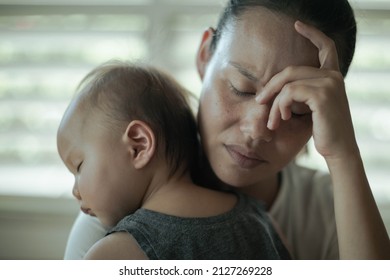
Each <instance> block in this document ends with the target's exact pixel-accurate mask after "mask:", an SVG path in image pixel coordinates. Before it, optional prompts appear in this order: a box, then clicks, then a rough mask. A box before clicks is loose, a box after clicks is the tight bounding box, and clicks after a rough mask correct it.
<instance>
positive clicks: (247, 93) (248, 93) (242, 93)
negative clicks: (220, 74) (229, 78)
mask: <svg viewBox="0 0 390 280" xmlns="http://www.w3.org/2000/svg"><path fill="white" fill-rule="evenodd" d="M229 88H230V91H231V92H233V93H234V94H235V95H237V96H240V97H249V96H254V95H256V92H255V91H253V92H252V91H241V90H239V89H237V88H236V87H235V86H234V85H233V84H232V83H231V82H229Z"/></svg>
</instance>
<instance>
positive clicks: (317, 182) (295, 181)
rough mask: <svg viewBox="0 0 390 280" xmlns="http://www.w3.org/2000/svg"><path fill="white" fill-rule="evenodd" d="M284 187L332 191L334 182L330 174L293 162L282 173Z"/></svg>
mask: <svg viewBox="0 0 390 280" xmlns="http://www.w3.org/2000/svg"><path fill="white" fill-rule="evenodd" d="M282 187H285V188H286V189H291V188H294V189H297V188H298V189H305V188H316V189H317V188H318V189H324V188H325V189H324V191H331V190H332V180H331V177H330V174H329V173H328V172H326V171H324V170H321V169H314V168H310V167H307V166H303V165H301V164H298V163H296V162H292V163H290V164H289V165H288V166H286V168H285V169H283V171H282Z"/></svg>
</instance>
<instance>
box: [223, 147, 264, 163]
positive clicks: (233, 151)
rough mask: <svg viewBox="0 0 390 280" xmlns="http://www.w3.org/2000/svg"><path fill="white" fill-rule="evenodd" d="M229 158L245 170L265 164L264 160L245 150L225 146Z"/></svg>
mask: <svg viewBox="0 0 390 280" xmlns="http://www.w3.org/2000/svg"><path fill="white" fill-rule="evenodd" d="M225 148H226V150H227V151H228V153H229V155H230V156H231V158H232V159H233V160H234V161H235V162H236V163H237V164H238V165H239V166H240V167H241V168H245V169H251V168H254V167H256V166H258V165H260V164H264V163H267V161H266V160H264V159H263V158H261V157H260V156H258V155H256V154H255V153H253V152H251V151H248V150H247V149H245V148H243V147H241V146H237V145H225Z"/></svg>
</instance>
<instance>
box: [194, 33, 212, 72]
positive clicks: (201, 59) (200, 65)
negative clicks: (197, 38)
mask: <svg viewBox="0 0 390 280" xmlns="http://www.w3.org/2000/svg"><path fill="white" fill-rule="evenodd" d="M214 33H215V30H214V29H213V28H211V27H210V28H208V29H207V30H206V31H204V32H203V36H202V41H201V42H200V46H199V49H198V53H197V55H196V67H197V69H198V73H199V76H200V78H201V80H203V76H204V73H205V72H206V67H207V63H208V62H209V60H210V58H211V53H210V45H211V41H212V39H213V36H214Z"/></svg>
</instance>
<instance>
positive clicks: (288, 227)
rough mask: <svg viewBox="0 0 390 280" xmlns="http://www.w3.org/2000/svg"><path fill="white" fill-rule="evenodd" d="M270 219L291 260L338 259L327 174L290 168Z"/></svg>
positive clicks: (330, 190) (295, 167) (287, 168)
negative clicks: (275, 225) (284, 243)
mask: <svg viewBox="0 0 390 280" xmlns="http://www.w3.org/2000/svg"><path fill="white" fill-rule="evenodd" d="M270 215H271V216H272V218H273V219H274V220H275V221H276V222H277V223H278V225H279V227H280V229H281V231H282V232H283V233H284V234H285V237H286V239H287V241H288V243H289V244H287V245H288V246H289V247H290V249H291V250H292V252H291V253H292V255H293V258H295V259H303V260H309V259H315V260H318V259H339V252H338V242H337V232H336V222H335V214H334V207H333V191H332V182H331V178H330V176H329V174H327V173H324V172H321V171H318V170H312V169H308V168H305V167H302V166H298V165H296V164H290V165H289V166H287V167H286V168H285V169H284V170H283V173H282V186H281V188H280V191H279V193H278V196H277V198H276V200H275V202H274V204H273V205H272V207H271V210H270Z"/></svg>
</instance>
